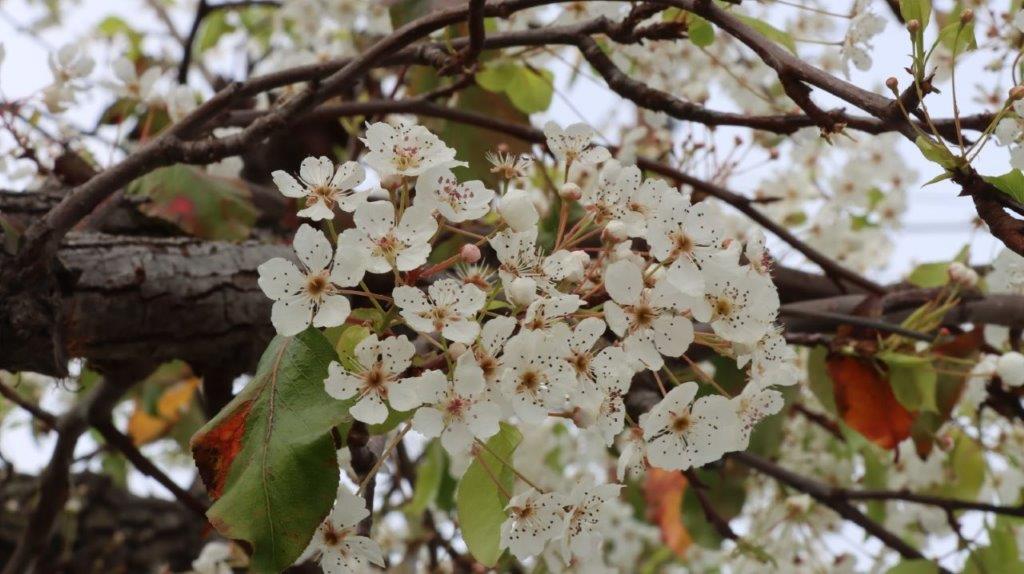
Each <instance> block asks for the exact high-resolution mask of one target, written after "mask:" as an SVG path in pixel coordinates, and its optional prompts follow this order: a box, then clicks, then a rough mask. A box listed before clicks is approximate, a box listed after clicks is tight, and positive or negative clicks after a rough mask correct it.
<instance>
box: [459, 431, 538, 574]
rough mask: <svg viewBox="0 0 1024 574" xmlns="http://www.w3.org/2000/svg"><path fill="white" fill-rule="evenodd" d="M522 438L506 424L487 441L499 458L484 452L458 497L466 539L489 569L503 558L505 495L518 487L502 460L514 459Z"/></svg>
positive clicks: (464, 478)
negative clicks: (502, 539)
mask: <svg viewBox="0 0 1024 574" xmlns="http://www.w3.org/2000/svg"><path fill="white" fill-rule="evenodd" d="M522 438H523V437H522V435H521V434H520V433H519V431H518V430H517V429H516V428H515V427H513V426H510V425H506V424H504V423H502V425H501V431H499V432H498V434H496V435H494V436H493V437H491V438H490V439H489V440H488V441H487V446H488V448H489V449H490V451H492V452H494V453H495V454H497V455H498V456H497V457H495V456H494V455H492V454H491V453H490V452H488V451H487V450H483V449H481V451H480V453H479V454H478V455H477V457H476V459H475V460H474V461H473V463H472V464H470V465H469V468H468V469H466V473H465V474H464V475H462V479H461V480H460V481H459V488H458V491H457V492H456V494H455V508H456V510H457V513H458V517H459V526H460V527H461V529H462V538H463V540H465V542H466V547H467V548H469V552H470V553H471V554H472V555H473V557H474V558H476V559H477V561H478V562H480V563H481V564H483V565H485V566H494V565H495V564H496V563H497V562H498V559H499V558H501V554H502V549H501V547H500V542H501V524H502V523H503V522H505V519H506V515H505V506H506V505H507V504H508V497H506V496H505V494H504V493H505V492H512V487H513V486H514V485H515V473H514V472H513V471H512V469H510V468H508V467H507V466H505V465H504V464H503V463H502V461H506V462H510V461H511V460H512V454H513V453H514V452H515V450H516V447H517V446H519V442H520V441H521V440H522ZM499 458H500V460H499ZM495 481H497V484H496V483H495ZM499 485H500V487H499Z"/></svg>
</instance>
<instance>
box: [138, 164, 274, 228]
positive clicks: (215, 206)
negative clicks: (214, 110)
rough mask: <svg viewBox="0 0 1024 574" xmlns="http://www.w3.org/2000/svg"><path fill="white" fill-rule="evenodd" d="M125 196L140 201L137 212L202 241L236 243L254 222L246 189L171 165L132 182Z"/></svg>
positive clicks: (228, 180) (195, 169)
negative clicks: (175, 227)
mask: <svg viewBox="0 0 1024 574" xmlns="http://www.w3.org/2000/svg"><path fill="white" fill-rule="evenodd" d="M127 194H128V195H129V196H132V197H136V198H139V199H142V200H144V201H143V202H142V204H141V205H140V206H139V209H140V210H141V211H142V212H143V213H145V214H146V215H149V216H150V217H156V218H159V219H163V220H165V221H168V222H170V223H173V224H174V225H176V226H177V227H179V228H180V229H181V230H182V231H184V232H186V233H188V234H189V235H193V236H195V237H201V238H203V239H219V240H232V241H240V240H242V239H245V238H247V237H248V236H249V232H250V230H251V229H252V226H253V224H254V223H256V213H257V212H256V208H255V207H254V206H253V203H252V199H251V197H250V194H249V190H248V188H246V187H245V185H244V184H243V183H242V182H241V181H240V180H237V179H227V178H223V177H217V176H214V175H210V174H208V173H206V172H205V171H203V170H200V169H197V168H195V167H192V166H188V165H181V164H179V165H172V166H170V167H164V168H160V169H158V170H156V171H153V172H150V173H149V174H147V175H144V176H143V177H141V178H139V179H137V180H135V181H134V182H132V183H131V184H130V185H129V186H128V188H127Z"/></svg>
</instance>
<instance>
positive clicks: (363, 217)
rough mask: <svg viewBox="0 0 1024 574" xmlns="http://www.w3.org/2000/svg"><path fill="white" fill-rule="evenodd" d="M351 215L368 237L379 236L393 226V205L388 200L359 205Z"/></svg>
mask: <svg viewBox="0 0 1024 574" xmlns="http://www.w3.org/2000/svg"><path fill="white" fill-rule="evenodd" d="M352 217H353V219H354V221H355V223H356V225H357V226H358V227H359V228H360V229H362V230H363V231H365V232H366V233H367V234H369V235H370V237H380V236H382V235H384V234H386V233H388V232H389V231H391V229H392V228H393V227H394V226H395V206H394V205H392V204H391V202H390V201H371V202H368V203H364V204H363V205H361V206H359V209H356V211H355V215H353V216H352Z"/></svg>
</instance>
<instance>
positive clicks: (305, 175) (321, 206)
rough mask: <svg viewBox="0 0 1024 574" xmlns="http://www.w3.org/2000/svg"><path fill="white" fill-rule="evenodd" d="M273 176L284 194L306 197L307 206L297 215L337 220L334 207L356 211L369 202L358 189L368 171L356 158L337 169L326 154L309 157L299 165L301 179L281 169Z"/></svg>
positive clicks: (317, 219)
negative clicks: (365, 202) (324, 155)
mask: <svg viewBox="0 0 1024 574" xmlns="http://www.w3.org/2000/svg"><path fill="white" fill-rule="evenodd" d="M271 175H272V176H273V178H274V184H275V185H277V189H279V190H281V193H283V194H284V195H285V197H294V198H296V199H303V198H304V199H305V208H304V209H302V210H301V211H299V213H298V215H299V217H308V218H310V219H312V220H313V221H322V220H324V219H334V206H338V208H339V209H341V210H342V211H347V212H352V211H355V209H356V208H357V207H359V206H360V205H362V203H363V202H364V201H366V196H367V193H368V192H357V191H356V190H355V187H356V186H357V185H359V184H360V183H362V181H363V178H365V177H366V172H365V171H364V170H363V166H361V165H359V164H358V163H356V162H354V161H347V162H345V163H343V164H341V165H340V166H338V169H337V170H335V169H334V163H333V162H332V161H331V160H330V159H329V158H327V157H319V158H316V157H307V158H306V159H304V160H302V165H300V166H299V178H298V179H296V178H295V177H294V176H292V175H291V174H289V173H288V172H285V171H282V170H277V171H275V172H274V173H273V174H271Z"/></svg>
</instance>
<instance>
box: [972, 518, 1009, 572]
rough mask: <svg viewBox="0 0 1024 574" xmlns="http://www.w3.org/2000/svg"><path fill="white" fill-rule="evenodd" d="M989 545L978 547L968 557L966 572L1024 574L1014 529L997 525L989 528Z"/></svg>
mask: <svg viewBox="0 0 1024 574" xmlns="http://www.w3.org/2000/svg"><path fill="white" fill-rule="evenodd" d="M988 540H989V542H988V546H985V547H984V548H978V549H976V550H975V551H974V552H971V554H970V555H969V556H968V557H967V563H966V564H964V570H963V572H964V574H992V573H994V572H998V573H999V574H1024V562H1021V559H1020V548H1018V547H1017V539H1016V536H1014V533H1013V531H1012V530H1010V529H1009V528H1007V527H1006V526H997V527H994V528H989V530H988Z"/></svg>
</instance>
